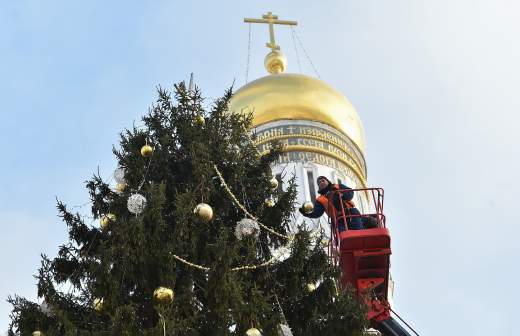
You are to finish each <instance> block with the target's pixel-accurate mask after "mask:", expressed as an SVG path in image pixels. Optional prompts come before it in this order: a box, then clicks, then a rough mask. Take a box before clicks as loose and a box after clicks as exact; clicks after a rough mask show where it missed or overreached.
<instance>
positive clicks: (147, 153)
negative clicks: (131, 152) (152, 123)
mask: <svg viewBox="0 0 520 336" xmlns="http://www.w3.org/2000/svg"><path fill="white" fill-rule="evenodd" d="M152 153H153V148H152V147H151V146H150V145H148V144H146V145H144V146H143V147H141V155H142V156H143V157H149V156H150V155H152Z"/></svg>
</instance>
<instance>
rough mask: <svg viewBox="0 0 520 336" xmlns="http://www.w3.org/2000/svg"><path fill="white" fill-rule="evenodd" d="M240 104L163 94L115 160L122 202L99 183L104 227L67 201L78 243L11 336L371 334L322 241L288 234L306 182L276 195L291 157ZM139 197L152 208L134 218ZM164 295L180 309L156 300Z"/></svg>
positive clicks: (17, 312) (95, 185)
mask: <svg viewBox="0 0 520 336" xmlns="http://www.w3.org/2000/svg"><path fill="white" fill-rule="evenodd" d="M231 96H232V92H231V90H228V91H226V92H225V94H224V95H223V97H221V98H219V99H217V100H216V101H214V102H213V103H212V105H211V106H210V107H209V108H203V98H202V97H201V93H200V91H199V89H198V88H196V89H194V90H188V89H187V88H186V86H185V85H184V83H180V84H178V85H175V89H174V94H173V97H172V95H171V94H170V93H169V92H167V91H166V90H163V89H161V88H159V89H158V99H157V101H156V103H155V104H153V105H152V107H151V108H150V110H149V112H148V113H147V115H146V116H145V117H143V124H144V126H143V127H135V126H134V127H133V128H132V129H129V130H126V131H124V132H123V133H122V134H121V141H120V146H119V147H117V148H115V149H114V150H113V152H114V154H115V156H116V157H117V160H118V163H119V166H120V169H118V174H119V178H120V179H121V176H124V184H120V185H119V186H118V190H114V188H113V186H111V185H109V184H108V182H107V181H104V180H103V179H102V178H101V177H100V176H99V174H97V175H94V176H93V177H92V178H91V179H90V180H88V181H87V182H86V188H87V190H88V193H89V195H90V199H91V205H92V208H91V212H92V216H93V217H94V218H95V219H96V220H97V221H96V222H95V223H99V222H101V223H102V224H103V225H102V227H100V226H99V225H97V224H96V225H93V224H87V223H86V219H85V217H84V216H82V215H80V214H78V213H74V212H73V211H71V209H69V208H68V207H67V206H66V205H65V204H64V203H63V202H61V201H58V203H57V208H58V212H59V216H60V217H61V219H62V220H63V221H64V222H65V223H66V225H67V229H68V233H69V241H68V242H67V243H66V244H64V245H62V246H60V249H59V252H58V255H57V256H56V257H54V258H49V257H48V256H45V255H42V262H41V267H40V268H39V270H38V274H37V275H36V278H37V280H38V286H37V289H38V297H39V298H41V300H42V301H43V302H44V304H37V303H34V302H30V301H29V300H27V299H25V298H22V297H19V296H15V297H10V298H9V302H10V303H11V304H12V305H13V311H12V314H11V325H10V330H9V335H31V334H32V333H33V332H34V331H36V330H39V331H41V332H42V333H43V334H44V335H49V336H50V335H246V332H247V331H248V330H249V332H250V333H251V332H252V331H253V329H251V328H256V329H258V330H259V331H260V332H261V333H262V335H289V334H290V333H289V332H288V331H287V328H286V326H289V327H290V329H291V330H292V333H293V334H294V335H320V336H322V335H352V334H356V333H358V332H360V331H361V330H363V329H364V328H365V327H366V319H365V311H364V307H363V305H362V304H361V303H360V302H359V300H358V299H357V298H356V297H355V296H354V295H353V294H352V293H351V292H350V291H341V290H339V289H338V288H337V284H336V279H337V278H338V276H339V271H338V269H337V268H336V267H334V266H333V265H331V263H330V260H329V257H328V256H327V254H326V253H325V250H324V248H323V244H321V242H320V240H321V238H322V236H321V234H317V233H316V232H310V231H307V230H306V229H305V228H304V227H301V228H300V229H299V230H298V232H290V231H289V230H288V227H289V224H290V222H291V220H292V218H291V215H292V211H293V208H294V206H295V205H294V199H295V194H296V192H295V182H294V180H292V181H291V183H289V185H288V186H287V187H286V188H284V189H285V190H274V189H273V188H272V185H270V179H271V171H270V166H271V164H272V163H273V162H274V161H275V160H276V158H277V156H278V155H279V153H280V147H279V145H276V144H274V145H273V150H271V152H270V153H268V154H266V155H260V154H259V153H258V151H257V149H256V148H255V145H254V137H255V135H254V133H252V132H251V127H250V126H251V122H252V116H251V115H240V114H235V113H231V112H230V111H228V110H227V103H228V101H229V99H230V98H231ZM145 145H147V146H150V147H151V148H148V147H147V148H144V149H143V146H145ZM146 149H148V151H149V152H146ZM142 150H144V153H142ZM143 154H144V155H143ZM122 173H124V174H122ZM121 182H122V181H121ZM123 187H124V188H123ZM136 194H137V195H141V196H143V197H144V198H145V199H146V203H145V204H137V205H143V206H144V207H143V208H142V209H133V208H132V207H129V199H135V198H136V197H137V198H139V196H135V195H136ZM141 200H142V199H141ZM138 201H139V200H138ZM202 203H204V204H207V205H209V206H210V207H211V209H212V211H213V217H212V218H211V219H210V220H209V218H208V217H206V218H204V215H205V214H206V215H207V213H205V212H204V211H206V210H208V207H207V206H206V207H205V208H202V210H201V211H199V210H200V206H199V207H197V206H198V204H202ZM133 205H134V206H135V205H136V204H133ZM129 209H132V210H133V211H134V212H135V213H132V212H130V211H129ZM194 209H195V211H194ZM140 210H142V212H141V211H140ZM239 223H240V224H241V225H245V227H244V228H243V229H242V230H240V229H237V225H239ZM64 284H65V286H63V285H64ZM69 287H70V289H69V290H66V289H67V288H69ZM160 287H163V288H165V290H164V292H165V294H166V298H164V297H154V292H155V294H156V296H157V295H159V296H160V293H159V294H158V293H157V292H156V290H157V289H158V288H160ZM313 287H315V289H314V288H313ZM60 289H63V290H60ZM169 289H171V291H172V292H173V300H170V299H169V297H168V294H169ZM163 294H164V293H163ZM161 298H162V300H161Z"/></svg>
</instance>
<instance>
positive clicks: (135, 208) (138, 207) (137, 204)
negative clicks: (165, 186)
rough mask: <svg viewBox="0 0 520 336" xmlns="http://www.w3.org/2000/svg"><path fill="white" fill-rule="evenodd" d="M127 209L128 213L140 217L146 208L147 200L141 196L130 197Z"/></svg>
mask: <svg viewBox="0 0 520 336" xmlns="http://www.w3.org/2000/svg"><path fill="white" fill-rule="evenodd" d="M126 207H127V208H128V211H130V212H131V213H133V214H134V215H139V214H141V213H142V212H143V211H144V208H145V207H146V198H145V197H144V196H143V195H140V194H133V195H132V196H130V197H128V201H127V202H126Z"/></svg>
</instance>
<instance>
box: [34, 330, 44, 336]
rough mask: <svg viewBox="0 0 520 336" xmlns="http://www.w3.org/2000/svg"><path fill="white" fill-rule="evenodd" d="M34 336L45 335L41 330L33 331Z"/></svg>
mask: <svg viewBox="0 0 520 336" xmlns="http://www.w3.org/2000/svg"><path fill="white" fill-rule="evenodd" d="M32 336H43V333H42V332H41V331H39V330H35V331H33V333H32Z"/></svg>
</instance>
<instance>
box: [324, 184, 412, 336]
mask: <svg viewBox="0 0 520 336" xmlns="http://www.w3.org/2000/svg"><path fill="white" fill-rule="evenodd" d="M352 191H354V192H360V193H365V195H366V196H367V198H369V199H371V201H372V205H373V210H374V211H373V212H372V213H368V214H359V215H352V214H350V213H349V210H348V207H347V206H346V204H344V202H339V203H340V204H341V209H340V211H339V210H338V211H337V213H336V214H335V215H334V216H332V217H329V222H330V224H331V226H330V227H331V240H330V244H329V255H330V256H331V259H332V262H333V263H334V264H335V265H338V266H339V267H340V269H341V278H340V283H341V287H342V288H343V289H346V288H347V287H352V288H355V290H356V291H357V293H358V294H359V295H360V296H361V297H362V298H363V299H364V300H365V302H366V304H367V306H368V316H367V317H368V320H369V321H370V323H371V326H372V327H373V328H375V329H377V330H379V331H380V332H381V333H382V334H383V335H384V336H411V335H410V334H409V333H408V331H407V330H406V329H404V328H403V327H402V326H401V325H400V324H399V323H398V322H397V320H395V319H394V318H393V317H392V315H391V312H393V313H394V315H395V316H397V317H398V318H399V319H401V318H400V317H399V316H398V315H397V314H395V312H394V311H393V310H392V307H391V306H390V303H389V301H388V286H389V281H390V255H391V253H392V250H391V247H390V232H389V231H388V228H387V227H386V217H385V215H384V213H383V205H384V202H383V201H384V190H383V189H382V188H363V189H348V190H337V191H334V192H332V193H331V194H330V195H329V196H328V197H329V206H333V204H332V200H333V199H334V197H336V199H337V197H339V199H342V193H343V192H352ZM355 217H361V220H362V221H363V223H364V224H365V225H364V226H365V229H363V230H349V229H348V228H347V225H344V224H343V225H344V226H345V229H346V230H345V231H341V232H340V231H339V230H338V228H339V223H348V222H349V221H350V220H351V219H353V218H355ZM401 321H402V322H403V323H404V324H405V325H406V326H407V327H408V328H409V329H410V330H412V331H413V332H414V333H415V334H416V335H417V333H416V332H415V330H413V329H412V327H410V326H409V325H408V324H407V323H406V322H405V321H404V320H402V319H401Z"/></svg>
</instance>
